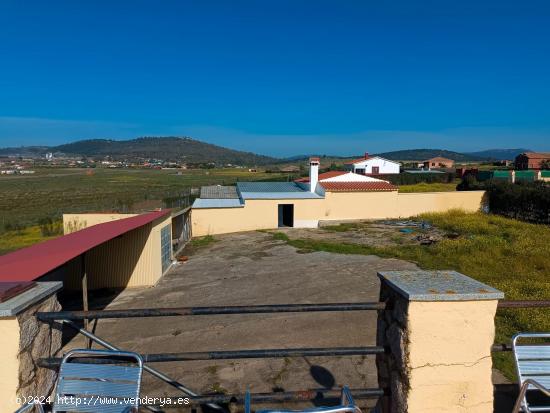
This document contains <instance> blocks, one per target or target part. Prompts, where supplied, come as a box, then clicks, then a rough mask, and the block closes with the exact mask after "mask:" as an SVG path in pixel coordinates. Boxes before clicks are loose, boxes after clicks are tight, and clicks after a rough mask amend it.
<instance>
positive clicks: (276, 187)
mask: <svg viewBox="0 0 550 413" xmlns="http://www.w3.org/2000/svg"><path fill="white" fill-rule="evenodd" d="M237 187H238V188H239V191H240V192H303V189H302V188H301V187H300V186H298V185H296V183H294V182H237Z"/></svg>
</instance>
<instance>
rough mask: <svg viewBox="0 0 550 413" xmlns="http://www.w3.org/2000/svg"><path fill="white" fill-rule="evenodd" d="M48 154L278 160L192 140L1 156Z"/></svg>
mask: <svg viewBox="0 0 550 413" xmlns="http://www.w3.org/2000/svg"><path fill="white" fill-rule="evenodd" d="M48 152H52V153H53V154H64V155H72V156H87V157H105V156H110V157H111V158H113V159H115V160H132V159H137V158H141V159H150V158H154V159H162V160H165V161H173V162H181V163H210V162H213V163H216V164H217V165H225V164H229V163H230V164H235V165H265V164H269V163H274V162H276V161H277V159H275V158H272V157H269V156H263V155H257V154H255V153H252V152H242V151H236V150H234V149H228V148H224V147H221V146H217V145H212V144H210V143H206V142H202V141H198V140H196V139H192V138H188V137H158V138H157V137H144V138H137V139H131V140H125V141H117V140H110V139H90V140H82V141H76V142H72V143H68V144H65V145H59V146H49V147H47V146H28V147H20V148H4V149H0V155H5V156H6V155H20V156H41V155H45V154H46V153H48Z"/></svg>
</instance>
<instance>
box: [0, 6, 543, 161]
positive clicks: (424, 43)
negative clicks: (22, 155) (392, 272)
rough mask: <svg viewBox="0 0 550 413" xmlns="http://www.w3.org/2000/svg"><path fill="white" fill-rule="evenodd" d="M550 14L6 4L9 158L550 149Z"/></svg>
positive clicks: (537, 10) (3, 123) (2, 23)
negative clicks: (72, 152)
mask: <svg viewBox="0 0 550 413" xmlns="http://www.w3.org/2000/svg"><path fill="white" fill-rule="evenodd" d="M549 102H550V2H547V1H519V0H518V1H515V2H509V1H506V0H500V1H482V0H478V1H467V0H462V1H446V0H434V1H412V0H409V1H399V0H394V1H366V0H362V1H345V0H338V1H337V0H333V1H323V0H316V1H309V0H308V1H304V0H291V1H286V0H277V1H270V0H257V1H239V0H233V1H226V0H225V1H209V0H204V1H198V0H197V1H192V2H191V1H183V0H180V1H153V0H151V1H139V0H133V1H120V0H119V1H100V0H94V1H88V2H82V1H74V0H71V1H55V0H51V1H47V2H45V1H21V0H2V2H0V146H19V145H36V144H40V145H42V144H46V145H52V144H59V143H64V142H68V141H74V140H78V139H88V138H112V139H129V138H133V137H137V136H142V135H154V136H158V135H188V136H192V137H195V138H197V139H201V140H206V141H208V142H212V143H216V144H220V145H224V146H228V147H233V148H237V149H244V150H250V151H255V152H260V153H266V154H271V155H278V156H284V155H293V154H301V153H320V154H323V153H325V154H339V155H346V154H358V153H362V152H364V151H369V152H380V151H387V150H394V149H406V148H423V147H433V148H436V147H437V148H445V149H452V150H459V151H474V150H480V149H487V148H494V147H500V148H506V147H528V148H531V149H534V150H545V149H546V150H550V144H549V143H548V142H550V139H549V138H550V104H549Z"/></svg>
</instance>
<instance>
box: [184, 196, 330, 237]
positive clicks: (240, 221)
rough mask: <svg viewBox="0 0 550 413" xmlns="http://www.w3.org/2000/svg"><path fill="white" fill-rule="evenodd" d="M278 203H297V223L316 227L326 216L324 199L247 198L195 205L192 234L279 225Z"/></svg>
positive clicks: (297, 224)
mask: <svg viewBox="0 0 550 413" xmlns="http://www.w3.org/2000/svg"><path fill="white" fill-rule="evenodd" d="M279 204H293V205H294V226H295V227H302V228H303V227H317V225H318V223H319V219H323V218H319V217H321V216H323V215H324V210H323V206H324V199H248V200H246V202H245V206H244V207H242V208H197V209H193V210H192V212H191V222H192V225H193V236H194V237H200V236H204V235H212V234H225V233H229V232H239V231H254V230H257V229H270V228H277V225H278V205H279Z"/></svg>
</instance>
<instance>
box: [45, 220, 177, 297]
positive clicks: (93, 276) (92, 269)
mask: <svg viewBox="0 0 550 413" xmlns="http://www.w3.org/2000/svg"><path fill="white" fill-rule="evenodd" d="M77 215H78V214H73V216H72V217H70V218H75V216H76V218H78V220H79V222H86V223H87V224H88V225H90V223H91V222H95V221H94V219H89V217H88V215H89V214H82V215H81V216H77ZM94 215H95V214H94ZM98 215H99V214H98ZM101 215H107V214H101ZM120 216H121V217H123V218H127V217H128V215H127V214H120ZM68 218H69V217H68ZM92 218H95V217H92ZM105 218H106V219H107V216H105ZM98 219H100V218H98ZM64 221H65V217H64ZM104 222H105V221H104ZM95 223H100V222H95ZM165 226H168V227H169V228H170V229H171V227H172V218H171V217H170V216H167V217H163V218H159V219H157V220H155V221H153V222H152V223H149V224H146V225H144V226H142V227H140V228H137V229H134V230H132V231H129V232H127V233H126V234H124V235H122V236H120V237H117V238H115V239H112V240H110V241H108V242H105V243H103V244H101V245H99V246H97V247H95V248H93V249H91V250H90V251H88V252H87V253H86V272H87V276H88V288H89V289H90V290H93V289H98V288H125V287H142V286H151V285H155V284H156V283H157V281H158V280H159V279H160V277H162V275H163V273H162V262H161V240H160V232H161V229H162V228H164V227H165ZM171 250H172V248H171V246H170V251H171ZM81 274H82V270H81V259H80V258H76V259H74V260H72V261H70V262H69V263H67V264H66V265H65V266H63V267H62V268H61V269H60V270H59V271H56V272H55V273H54V274H52V275H50V276H49V277H48V279H60V280H63V281H64V287H65V288H66V289H80V288H81Z"/></svg>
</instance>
